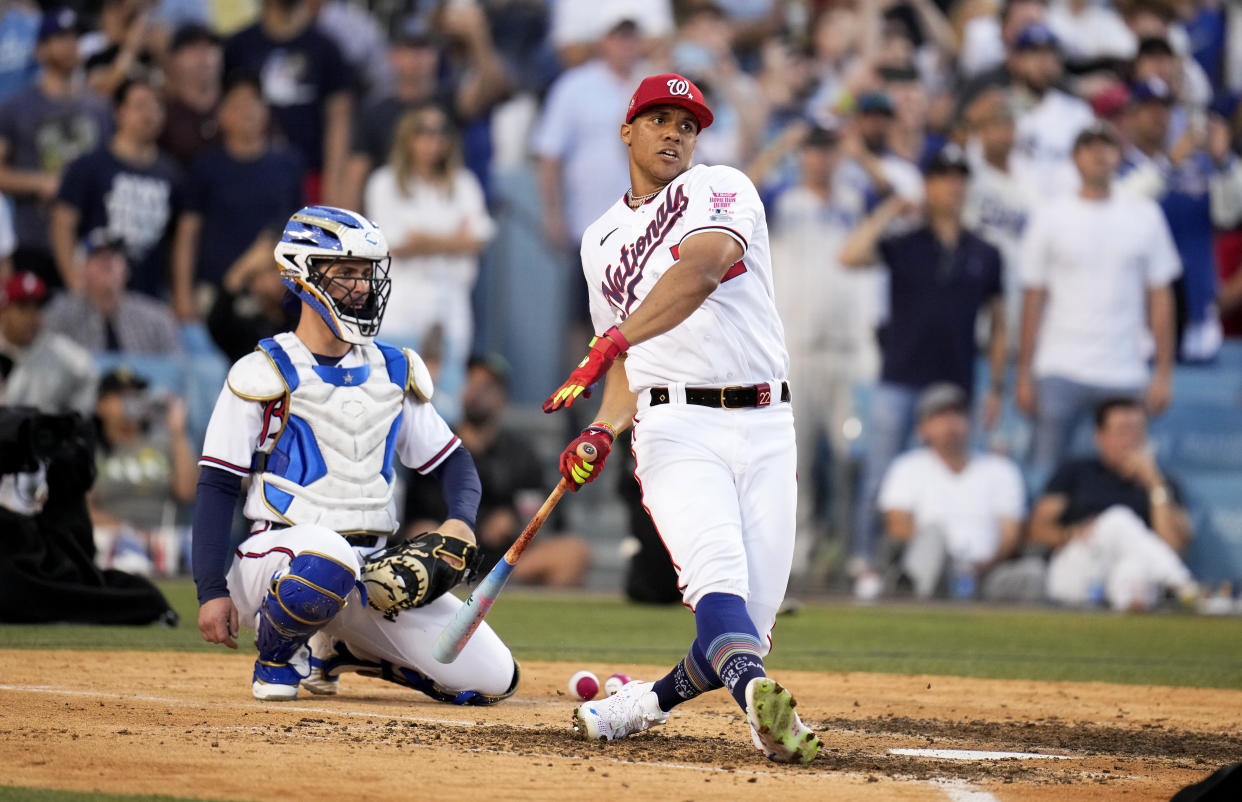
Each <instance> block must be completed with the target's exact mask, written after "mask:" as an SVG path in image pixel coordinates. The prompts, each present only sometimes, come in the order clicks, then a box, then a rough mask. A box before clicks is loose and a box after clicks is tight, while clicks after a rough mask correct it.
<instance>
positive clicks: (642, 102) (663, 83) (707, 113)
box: [625, 72, 715, 131]
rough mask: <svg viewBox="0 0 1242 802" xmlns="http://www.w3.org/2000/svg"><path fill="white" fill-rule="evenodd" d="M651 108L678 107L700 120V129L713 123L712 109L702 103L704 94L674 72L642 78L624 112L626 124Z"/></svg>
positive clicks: (687, 79) (692, 83) (689, 81)
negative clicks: (627, 108)
mask: <svg viewBox="0 0 1242 802" xmlns="http://www.w3.org/2000/svg"><path fill="white" fill-rule="evenodd" d="M652 106H680V107H681V108H683V109H685V110H686V111H688V112H690V113H691V114H693V115H694V118H695V119H696V120H698V121H699V130H700V131H702V130H703V129H704V128H706V127H707V126H709V125H711V124H712V120H713V119H715V118H714V117H712V110H711V109H709V108H707V104H706V103H705V102H704V101H703V93H702V92H700V91H699V88H698V87H697V86H695V85H694V82H692V81H691V80H690V79H689V78H686V77H685V76H683V75H678V74H677V73H675V72H666V73H664V74H663V75H651V76H648V77H647V78H644V79H643V82H642V83H640V84H639V85H638V89H636V90H634V96H633V97H632V98H630V108H629V111H627V112H626V113H625V121H626V122H627V123H632V122H634V118H635V117H637V116H638V115H640V114H642V113H643V112H644V111H646V110H647V109H649V108H651V107H652Z"/></svg>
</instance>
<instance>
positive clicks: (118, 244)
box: [82, 227, 125, 256]
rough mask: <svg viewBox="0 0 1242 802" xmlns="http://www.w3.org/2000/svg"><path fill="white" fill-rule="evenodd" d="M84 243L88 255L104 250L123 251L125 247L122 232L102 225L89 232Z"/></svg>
mask: <svg viewBox="0 0 1242 802" xmlns="http://www.w3.org/2000/svg"><path fill="white" fill-rule="evenodd" d="M82 244H83V245H84V246H85V247H86V255H87V256H92V255H94V254H96V253H98V252H99V251H103V250H109V251H123V250H124V248H125V240H124V238H122V237H121V235H120V234H117V233H116V232H115V231H109V230H108V229H106V228H102V227H100V228H96V229H94V230H92V231H91V232H90V233H89V234H87V235H86V239H85V240H83V241H82Z"/></svg>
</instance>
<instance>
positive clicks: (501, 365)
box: [466, 352, 513, 390]
mask: <svg viewBox="0 0 1242 802" xmlns="http://www.w3.org/2000/svg"><path fill="white" fill-rule="evenodd" d="M475 368H482V369H483V370H486V371H487V372H488V373H490V374H491V375H492V378H494V379H495V380H496V381H497V382H499V383H500V384H501V385H503V386H504V388H505V389H506V390H508V389H509V379H510V377H511V376H512V375H513V368H512V367H510V366H509V362H508V360H506V359H505V358H504V357H503V356H501V355H500V354H497V353H495V352H491V353H486V354H475V355H474V356H472V357H470V361H469V362H467V363H466V369H467V370H473V369H475Z"/></svg>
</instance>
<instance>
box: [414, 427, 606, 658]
mask: <svg viewBox="0 0 1242 802" xmlns="http://www.w3.org/2000/svg"><path fill="white" fill-rule="evenodd" d="M578 456H580V457H582V458H583V459H584V460H586V461H587V462H594V461H595V456H596V453H595V446H593V445H591V444H590V443H583V444H582V445H580V446H578ZM568 489H569V482H567V481H566V480H565V478H564V477H561V481H559V482H557V483H556V487H555V488H553V489H552V492H551V493H549V494H548V498H547V499H546V500H545V501H544V502H543V506H541V507H540V508H539V511H538V512H536V513H535V514H534V516H533V517H532V518H531V519H530V523H528V524H526V528H525V529H523V530H522V534H520V535H518V539H517V541H516V542H514V544H513V545H512V546H510V547H509V550H508V551H506V552H505V557H504V559H503V560H501V561H500V562H498V563H496V565H495V567H494V568H492V570H491V571H490V572H488V574H487V576H486V577H484V578H483V581H482V582H480V583H479V585H478V587H476V588H475V589H474V592H473V593H471V594H470V597H469V598H467V599H466V602H465V604H463V605H462V606H461V607H459V608H458V609H457V612H456V613H455V614H454V615H453V620H452V621H449V622H448V625H447V626H445V627H444V631H443V632H441V633H440V637H439V638H437V639H436V648H435V658H436V660H438V661H440V662H441V663H451V662H453V661H454V660H456V659H457V655H459V654H461V650H462V649H464V648H466V644H467V643H468V642H469V641H470V637H471V636H472V635H474V631H475V630H476V629H478V628H479V624H482V623H483V619H484V618H485V617H486V616H487V613H488V611H490V610H491V609H492V605H493V604H495V603H496V597H497V596H499V595H500V591H502V590H504V587H505V583H507V582H508V581H509V575H510V574H512V573H513V566H515V565H517V561H518V560H519V559H521V557H522V553H523V552H525V551H526V547H527V546H528V545H530V541H531V540H532V539H533V538H534V537H535V533H536V532H538V531H539V528H540V527H542V526H543V522H544V521H546V520H548V516H549V515H551V514H552V510H554V509H556V505H557V504H559V503H560V501H561V496H563V495H565V491H566V490H568Z"/></svg>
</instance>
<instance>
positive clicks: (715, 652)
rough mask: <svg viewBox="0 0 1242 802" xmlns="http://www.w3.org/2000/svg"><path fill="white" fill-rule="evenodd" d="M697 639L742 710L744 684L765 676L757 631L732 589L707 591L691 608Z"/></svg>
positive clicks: (739, 597)
mask: <svg viewBox="0 0 1242 802" xmlns="http://www.w3.org/2000/svg"><path fill="white" fill-rule="evenodd" d="M694 620H695V624H696V626H697V628H698V637H697V638H696V641H697V642H698V644H699V645H700V646H701V647H703V655H704V656H705V657H706V658H707V663H708V664H709V665H710V666H711V668H712V671H714V672H715V673H716V676H717V677H719V679H720V682H721V683H722V684H723V685H724V687H726V688H728V689H729V693H731V694H733V698H734V699H736V700H737V703H738V704H739V705H740V706H741V708H742V709H743V710H745V709H746V685H747V683H749V682H750V681H751V680H752V679H754V678H755V677H763V676H767V674H766V673H765V672H764V670H763V658H762V657H760V656H759V655H760V654H761V652H760V651H759V632H758V630H756V629H755V624H754V622H753V621H751V620H750V614H749V613H747V611H746V601H745V600H744V599H743V598H742V597H741V596H737V595H735V594H732V593H708V594H707V595H705V596H704V597H703V598H702V599H700V600H699V603H698V606H696V607H695V610H694Z"/></svg>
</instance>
